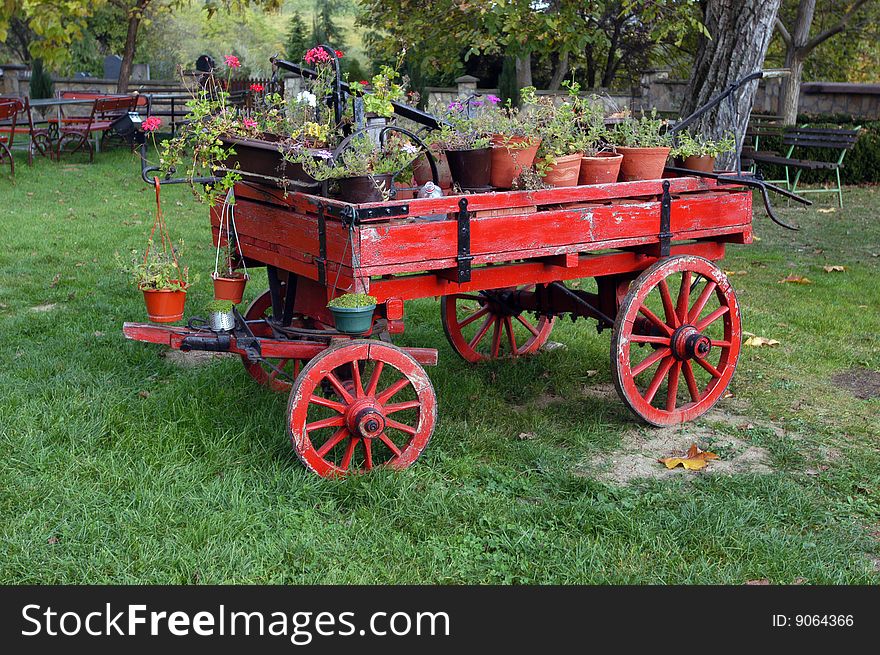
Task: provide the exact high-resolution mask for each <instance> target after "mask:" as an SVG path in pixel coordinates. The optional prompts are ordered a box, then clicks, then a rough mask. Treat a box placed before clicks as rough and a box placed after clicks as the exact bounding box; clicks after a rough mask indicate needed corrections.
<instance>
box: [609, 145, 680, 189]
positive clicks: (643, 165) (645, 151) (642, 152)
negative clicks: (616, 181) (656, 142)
mask: <svg viewBox="0 0 880 655" xmlns="http://www.w3.org/2000/svg"><path fill="white" fill-rule="evenodd" d="M670 149H671V148H669V147H659V148H630V147H627V146H617V152H619V153H620V154H621V155H623V161H622V162H621V163H620V179H621V181H623V182H633V181H635V180H657V179H659V178H661V177H663V169H664V168H665V167H666V159H667V157H669V151H670Z"/></svg>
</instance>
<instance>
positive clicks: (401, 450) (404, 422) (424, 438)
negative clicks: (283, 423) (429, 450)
mask: <svg viewBox="0 0 880 655" xmlns="http://www.w3.org/2000/svg"><path fill="white" fill-rule="evenodd" d="M343 369H347V370H348V371H350V376H351V377H350V379H349V380H344V379H342V378H341V377H340V375H339V373H340V371H341V370H343ZM287 415H288V432H289V434H290V439H291V443H292V444H293V448H294V450H295V451H296V454H297V456H298V457H299V458H300V460H302V462H303V464H305V465H306V467H307V468H308V469H309V470H310V471H312V472H314V473H317V474H318V475H320V476H322V477H336V476H340V475H347V474H348V473H352V472H360V471H367V470H370V469H373V468H376V467H379V466H386V467H388V468H392V469H404V468H407V467H408V466H410V465H411V464H412V463H413V462H415V460H416V459H417V458H418V457H419V455H420V454H421V453H422V451H423V450H424V449H425V446H427V445H428V441H429V440H430V438H431V434H432V433H433V431H434V425H435V423H436V422H437V396H436V395H435V393H434V387H433V386H432V385H431V381H430V380H429V379H428V374H427V373H425V370H424V369H423V368H422V367H421V366H420V365H419V363H418V362H416V360H415V359H413V358H412V357H411V356H410V355H408V354H407V353H405V352H404V351H402V350H400V349H399V348H397V347H396V346H392V345H390V344H386V343H382V342H379V341H368V340H363V339H361V340H357V341H349V342H347V343H345V344H344V345H341V346H338V347H335V348H330V349H328V350H325V351H324V352H322V353H321V354H320V355H318V356H317V357H315V358H314V359H312V360H311V361H310V362H309V363H308V364H306V365H305V367H304V368H303V370H302V372H301V373H300V374H299V377H298V378H297V379H296V382H294V385H293V389H292V390H291V393H290V401H289V403H288V405H287Z"/></svg>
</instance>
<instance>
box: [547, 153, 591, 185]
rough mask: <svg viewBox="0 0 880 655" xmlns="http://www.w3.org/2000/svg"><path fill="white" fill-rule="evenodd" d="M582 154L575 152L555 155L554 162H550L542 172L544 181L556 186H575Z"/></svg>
mask: <svg viewBox="0 0 880 655" xmlns="http://www.w3.org/2000/svg"><path fill="white" fill-rule="evenodd" d="M583 156H584V154H583V153H582V152H576V153H574V154H573V155H565V156H564V157H557V158H556V163H554V164H551V165H550V167H549V168H548V169H547V172H546V173H544V182H545V183H546V184H549V185H550V186H556V187H559V186H577V183H578V175H580V171H581V159H582V158H583Z"/></svg>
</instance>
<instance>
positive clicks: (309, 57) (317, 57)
mask: <svg viewBox="0 0 880 655" xmlns="http://www.w3.org/2000/svg"><path fill="white" fill-rule="evenodd" d="M303 59H305V61H306V63H307V64H325V63H327V62H328V61H330V55H328V54H327V51H326V50H324V48H322V47H321V46H315V47H314V48H312V49H311V50H309V51H308V52H307V53H306V56H305V57H303Z"/></svg>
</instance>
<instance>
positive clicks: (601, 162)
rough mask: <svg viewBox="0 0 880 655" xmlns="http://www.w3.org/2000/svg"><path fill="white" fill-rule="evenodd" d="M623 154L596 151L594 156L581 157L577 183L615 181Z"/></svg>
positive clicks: (606, 182)
mask: <svg viewBox="0 0 880 655" xmlns="http://www.w3.org/2000/svg"><path fill="white" fill-rule="evenodd" d="M622 161H623V155H619V154H617V153H614V152H597V153H596V156H595V157H583V158H582V159H581V172H580V175H579V176H578V184H608V183H610V182H617V176H618V174H619V173H620V162H622Z"/></svg>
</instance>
